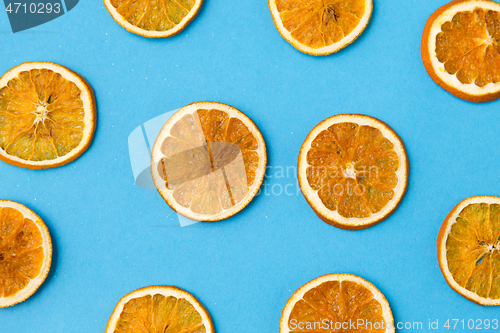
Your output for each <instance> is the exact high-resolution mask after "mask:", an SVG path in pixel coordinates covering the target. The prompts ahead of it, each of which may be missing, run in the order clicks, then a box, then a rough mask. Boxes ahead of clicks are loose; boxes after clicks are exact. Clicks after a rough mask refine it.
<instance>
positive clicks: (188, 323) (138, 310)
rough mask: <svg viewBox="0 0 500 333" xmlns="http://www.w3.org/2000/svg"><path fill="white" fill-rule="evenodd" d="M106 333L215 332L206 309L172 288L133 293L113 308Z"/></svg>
mask: <svg viewBox="0 0 500 333" xmlns="http://www.w3.org/2000/svg"><path fill="white" fill-rule="evenodd" d="M106 333H215V330H214V326H213V324H212V319H211V318H210V315H209V313H208V311H207V310H206V309H205V307H204V306H203V305H202V304H201V303H200V302H199V301H198V300H197V299H196V298H195V297H194V296H193V295H191V294H190V293H188V292H187V291H184V290H182V289H179V288H177V287H172V286H152V287H146V288H141V289H138V290H135V291H133V292H131V293H129V294H127V295H125V296H123V298H122V299H120V301H119V302H118V304H117V305H116V307H115V309H114V311H113V313H112V314H111V317H110V318H109V321H108V325H107V327H106Z"/></svg>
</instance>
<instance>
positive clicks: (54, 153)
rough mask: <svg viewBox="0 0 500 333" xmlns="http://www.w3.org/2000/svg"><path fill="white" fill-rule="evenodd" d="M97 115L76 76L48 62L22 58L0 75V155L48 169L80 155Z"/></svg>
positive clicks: (85, 87) (15, 162) (6, 159)
mask: <svg viewBox="0 0 500 333" xmlns="http://www.w3.org/2000/svg"><path fill="white" fill-rule="evenodd" d="M96 121H97V115H96V106H95V100H94V93H93V91H92V88H91V87H90V85H89V84H88V83H87V81H85V80H84V79H83V78H82V77H81V76H80V75H78V74H77V73H75V72H73V71H71V70H69V69H68V68H66V67H63V66H61V65H57V64H54V63H51V62H27V63H24V64H21V65H19V66H17V67H14V68H12V69H11V70H9V71H8V72H7V73H5V74H4V75H3V76H2V77H1V78H0V160H2V161H4V162H7V163H9V164H12V165H16V166H20V167H23V168H29V169H45V168H53V167H57V166H60V165H64V164H67V163H69V162H71V161H73V160H75V159H76V158H78V157H79V156H80V155H81V154H83V153H84V152H85V151H86V150H87V148H88V147H89V146H90V143H91V142H92V138H93V136H94V131H95V127H96Z"/></svg>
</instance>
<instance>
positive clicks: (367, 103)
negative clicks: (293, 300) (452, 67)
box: [0, 0, 500, 333]
mask: <svg viewBox="0 0 500 333" xmlns="http://www.w3.org/2000/svg"><path fill="white" fill-rule="evenodd" d="M445 3H446V1H445V0H439V1H436V0H420V1H394V0H377V1H375V4H374V12H373V16H372V19H371V22H370V24H369V25H368V27H367V29H366V30H365V32H364V33H363V34H362V35H361V37H360V38H358V40H356V41H355V42H354V43H353V44H352V45H351V46H349V47H347V48H346V49H344V50H342V51H340V52H339V53H337V54H334V55H331V56H326V57H313V56H309V55H305V54H302V53H300V52H298V51H297V50H295V49H294V48H293V47H292V46H290V45H289V44H288V43H287V42H286V41H285V40H284V39H283V38H282V37H281V36H280V35H279V33H278V32H277V30H276V29H275V27H274V24H273V21H272V17H271V15H270V13H269V10H268V6H267V1H248V0H243V1H237V2H234V1H227V0H206V1H205V3H204V4H203V6H202V8H201V11H200V13H199V14H198V16H197V17H196V18H195V19H194V20H193V22H192V23H191V24H190V25H189V26H188V27H187V28H186V29H185V30H184V31H182V32H181V33H180V34H179V35H177V36H175V37H171V38H167V39H160V40H151V39H146V38H143V37H140V36H136V35H134V34H131V33H129V32H127V31H126V30H124V29H123V28H121V27H120V26H119V25H118V24H117V23H115V22H114V21H113V19H112V18H111V16H110V15H109V13H108V11H107V10H106V9H105V8H104V5H103V3H102V2H101V1H98V0H89V1H81V2H80V3H79V4H78V6H76V7H75V8H74V9H73V10H71V11H70V12H68V13H67V14H66V15H64V16H61V17H59V18H57V19H55V20H53V21H50V22H48V23H46V24H44V25H42V26H39V27H36V28H34V29H30V30H27V31H25V32H19V33H16V34H12V33H11V30H10V26H9V23H8V18H7V14H6V13H5V12H3V11H2V12H1V13H0V39H1V41H2V47H1V48H0V59H1V60H2V61H1V62H0V73H4V72H5V71H7V70H9V69H10V68H12V67H14V66H16V65H18V64H20V63H22V62H25V61H35V60H38V61H53V62H56V63H60V64H61V65H64V66H67V67H69V68H70V69H72V70H74V71H76V72H78V73H79V74H81V75H82V76H83V77H85V78H86V79H87V81H88V82H89V83H90V84H91V85H92V87H93V88H94V91H95V95H96V99H97V107H98V125H97V131H96V135H95V139H94V142H93V144H92V146H91V147H90V148H89V150H88V151H87V152H86V153H85V154H84V155H82V156H81V157H80V158H79V159H77V160H76V161H75V162H73V163H71V164H68V165H66V166H63V167H60V168H56V169H50V170H44V171H34V170H26V169H22V168H18V167H14V166H10V165H8V164H5V163H0V175H1V179H2V181H1V183H0V198H2V199H9V200H14V201H18V202H20V203H23V204H25V205H27V206H28V207H30V208H31V209H33V210H34V211H35V212H36V213H37V214H39V215H40V216H41V217H42V218H43V219H44V221H45V222H46V224H47V226H48V228H49V230H50V232H51V235H52V240H53V244H54V257H53V265H52V269H51V272H50V274H49V276H48V278H47V280H46V282H45V283H44V284H43V286H42V287H41V288H40V289H39V290H38V291H37V292H36V293H35V294H34V295H33V296H32V297H31V298H30V299H28V300H27V301H25V302H23V303H21V304H18V305H15V306H13V307H10V308H6V309H0V332H1V333H22V332H33V331H36V332H38V333H45V332H74V333H79V332H103V331H104V330H105V327H106V323H107V321H108V318H109V316H110V314H111V312H112V311H113V308H114V306H115V305H116V303H117V301H118V300H119V299H120V298H121V297H122V296H123V295H125V294H126V293H128V292H130V291H132V290H134V289H137V288H141V287H144V286H148V285H156V284H166V285H176V286H178V287H181V288H183V289H186V290H187V291H189V292H191V293H193V294H194V295H195V296H196V297H198V298H199V300H200V301H201V302H202V303H203V304H204V305H205V306H206V307H207V309H208V310H209V312H210V314H211V315H212V317H213V320H214V323H215V326H216V330H217V332H219V333H233V332H238V333H255V332H263V333H264V332H265V333H268V332H269V333H271V332H277V331H278V323H279V320H280V315H281V311H282V308H283V306H284V305H285V303H286V301H287V300H288V298H289V297H290V296H291V295H292V293H293V292H294V291H295V290H296V289H297V288H299V287H300V286H302V285H303V284H305V283H306V282H308V281H310V280H312V279H314V278H316V277H318V276H320V275H323V274H328V273H336V272H345V273H353V274H356V275H359V276H361V277H363V278H365V279H367V280H369V281H370V282H372V283H373V284H374V285H375V286H377V287H378V288H379V289H380V290H381V291H382V292H383V293H384V294H385V296H386V297H387V299H388V301H389V303H390V305H391V307H392V310H393V313H394V317H395V321H396V322H403V323H404V322H422V323H423V328H424V330H420V331H423V332H428V331H429V330H428V329H427V326H428V321H429V320H432V321H433V322H435V321H436V320H439V326H440V329H439V330H436V331H438V332H448V331H453V330H447V329H445V328H443V324H444V322H445V321H446V320H447V319H454V318H455V319H460V320H462V319H465V321H466V322H467V320H469V319H474V320H476V319H483V320H484V319H490V320H492V319H500V312H499V310H498V308H485V307H482V306H479V305H476V304H473V303H472V302H470V301H467V300H465V299H464V298H462V297H461V296H460V295H458V294H457V293H456V292H454V291H453V290H452V289H451V288H450V287H448V285H447V284H446V282H445V280H444V278H443V276H442V274H441V271H440V270H439V267H438V262H437V258H436V238H437V234H438V230H439V228H440V226H441V224H442V222H443V220H444V218H445V217H446V215H447V214H448V212H449V211H450V210H451V209H452V208H453V207H454V206H455V204H457V203H458V202H459V201H461V200H462V199H464V198H466V197H469V196H473V195H482V194H486V195H500V189H499V173H498V168H499V162H500V152H499V146H500V136H499V135H498V123H499V122H500V111H499V106H500V104H499V103H500V102H498V101H497V102H492V103H487V104H481V105H478V104H472V103H468V102H465V101H462V100H460V99H457V98H455V97H453V96H451V95H450V94H448V93H447V92H445V91H444V90H442V89H441V88H440V87H438V86H437V85H436V84H435V83H434V82H433V81H432V80H431V79H430V78H429V76H428V75H427V73H426V71H425V69H424V66H423V65H422V62H421V58H420V40H421V34H422V30H423V27H424V25H425V22H426V20H427V18H428V17H429V16H430V15H431V14H432V12H433V11H434V10H436V9H437V8H438V7H439V6H441V5H443V4H445ZM201 100H208V101H217V102H223V103H227V104H230V105H232V106H234V107H236V108H238V109H240V110H241V111H243V112H244V113H246V114H247V115H248V116H249V117H251V118H252V119H253V120H254V122H255V123H256V124H257V126H258V127H259V128H260V130H261V131H262V134H263V136H264V139H265V141H266V144H267V150H268V163H269V166H270V167H271V168H270V169H269V170H268V175H269V177H268V178H267V179H266V181H265V184H264V185H265V186H264V187H263V189H262V193H261V195H259V196H257V197H256V198H255V199H254V200H253V201H252V202H251V204H249V205H248V207H246V208H245V209H244V210H243V211H241V212H240V213H238V214H237V215H236V216H234V217H232V218H230V219H228V220H226V221H223V222H219V223H211V224H205V223H197V224H194V225H192V226H188V227H184V228H181V227H180V225H179V221H178V218H177V215H176V214H175V212H173V211H172V210H171V209H170V208H169V207H168V206H167V204H166V203H165V202H164V201H163V199H162V198H161V196H160V195H159V194H158V193H157V192H156V191H154V190H150V189H149V190H148V189H143V188H140V187H138V186H136V185H135V180H134V175H133V172H132V168H131V165H130V159H129V148H128V138H129V135H130V133H131V132H132V131H133V130H134V129H135V128H137V127H138V126H140V125H142V124H143V123H144V122H146V121H148V120H150V119H152V118H154V117H156V116H159V115H162V114H164V113H165V112H168V111H170V110H174V109H177V108H179V107H182V106H183V105H186V104H189V103H192V102H195V101H201ZM339 113H363V114H368V115H370V116H374V117H377V118H379V119H381V120H383V121H385V122H387V123H388V124H389V125H390V126H391V127H392V128H393V129H394V130H395V131H397V133H398V134H399V135H400V136H401V138H402V139H403V141H404V143H405V145H406V148H407V151H408V157H409V161H410V178H409V186H408V191H407V193H406V196H405V197H404V199H403V201H402V202H401V205H400V206H399V208H398V209H397V210H396V211H395V213H394V214H393V215H392V216H390V217H389V218H388V219H387V220H385V221H384V222H382V223H380V224H378V225H376V226H374V227H372V228H369V229H367V230H362V231H344V230H340V229H337V228H335V227H332V226H330V225H327V224H326V223H324V222H322V221H321V220H320V219H319V218H318V217H317V216H316V215H315V214H314V212H313V211H312V210H311V209H310V207H309V206H308V204H307V203H306V201H305V199H304V197H303V196H302V195H301V194H300V191H299V190H298V187H297V180H296V176H295V165H296V162H297V157H298V153H299V149H300V146H301V144H302V142H303V140H304V139H305V137H306V135H307V134H308V133H309V131H310V130H311V129H312V128H313V127H314V126H315V125H316V124H318V123H319V122H320V121H322V120H323V119H325V118H327V117H329V116H332V115H335V114H339ZM286 186H288V187H286ZM285 188H286V189H287V192H285ZM280 189H281V191H280ZM402 331H408V332H417V331H419V330H402ZM455 331H456V332H463V330H455ZM465 331H468V330H465ZM469 331H471V332H472V330H469ZM490 331H493V330H490Z"/></svg>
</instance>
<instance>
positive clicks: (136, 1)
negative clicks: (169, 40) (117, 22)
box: [111, 0, 195, 31]
mask: <svg viewBox="0 0 500 333" xmlns="http://www.w3.org/2000/svg"><path fill="white" fill-rule="evenodd" d="M194 4H195V0H111V5H112V6H113V7H115V8H116V11H117V12H118V13H119V14H120V15H121V16H122V17H123V18H124V19H125V20H127V21H128V22H129V23H130V24H132V25H134V26H136V27H138V28H141V29H144V30H148V31H167V30H170V29H172V28H174V27H175V26H177V25H178V24H179V23H180V22H181V21H182V19H183V18H184V17H186V16H187V15H188V14H189V12H190V10H191V9H192V8H193V6H194Z"/></svg>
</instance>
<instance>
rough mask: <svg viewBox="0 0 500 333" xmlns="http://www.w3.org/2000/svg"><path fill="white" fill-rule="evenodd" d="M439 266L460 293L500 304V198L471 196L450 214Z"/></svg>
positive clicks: (480, 301) (440, 245)
mask: <svg viewBox="0 0 500 333" xmlns="http://www.w3.org/2000/svg"><path fill="white" fill-rule="evenodd" d="M437 253H438V260H439V267H440V268H441V271H442V272H443V275H444V278H445V279H446V282H448V284H449V285H450V287H452V288H453V289H454V290H455V291H456V292H457V293H459V294H460V295H462V296H463V297H465V298H467V299H468V300H471V301H473V302H475V303H477V304H481V305H486V306H493V305H500V198H498V197H491V196H478V197H471V198H467V199H465V200H463V201H462V202H460V203H459V204H458V205H456V206H455V208H453V209H452V210H451V212H450V213H449V214H448V216H447V217H446V219H445V220H444V222H443V225H442V226H441V230H440V231H439V236H438V240H437Z"/></svg>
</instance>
